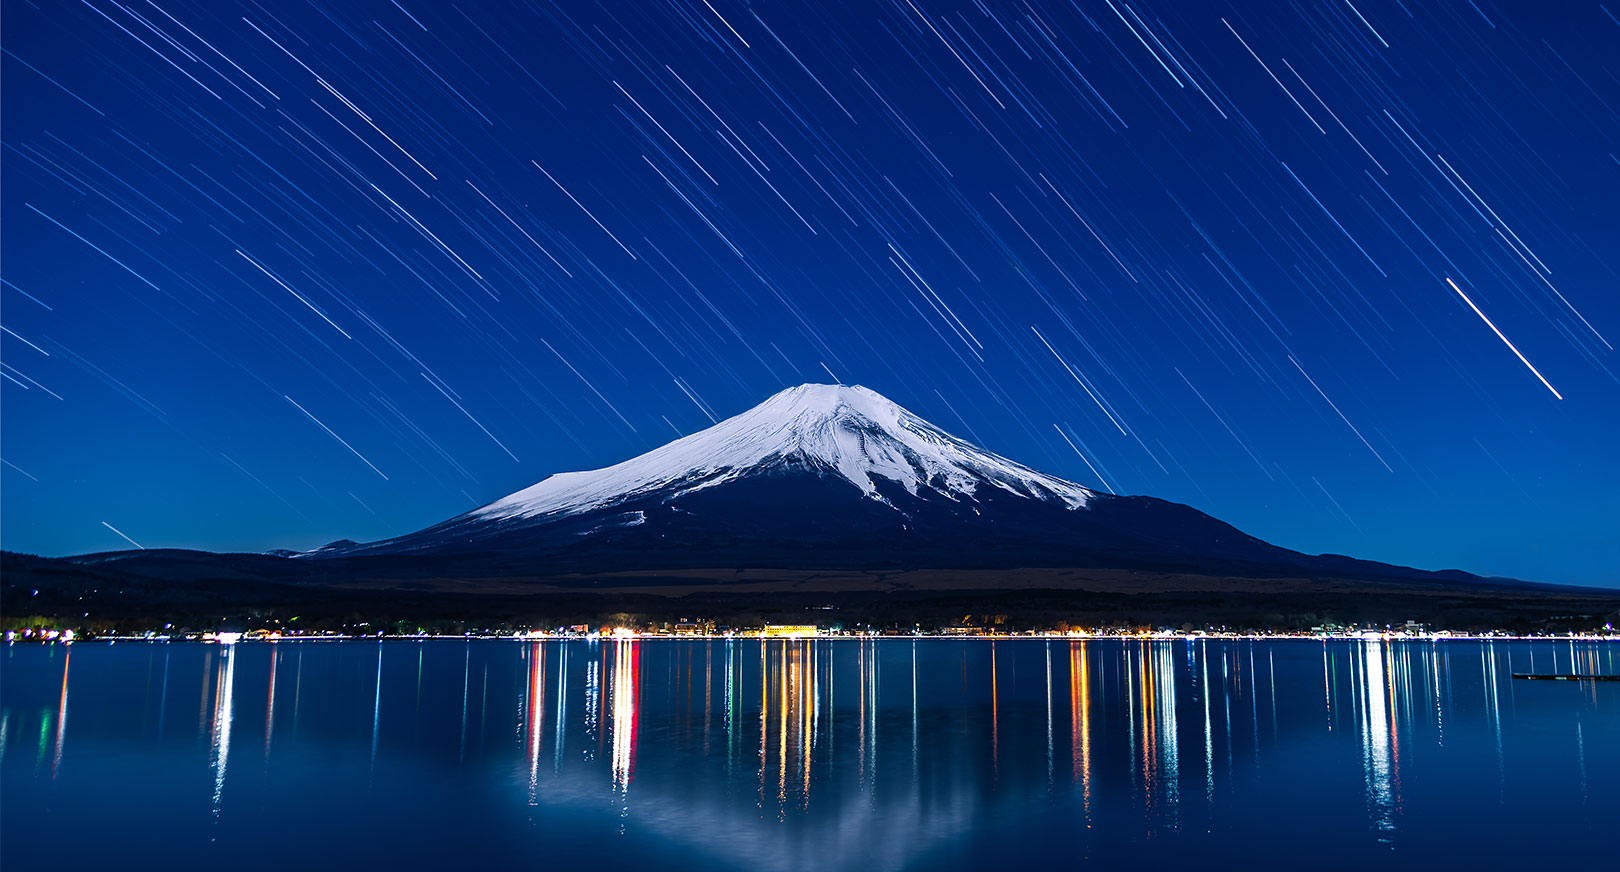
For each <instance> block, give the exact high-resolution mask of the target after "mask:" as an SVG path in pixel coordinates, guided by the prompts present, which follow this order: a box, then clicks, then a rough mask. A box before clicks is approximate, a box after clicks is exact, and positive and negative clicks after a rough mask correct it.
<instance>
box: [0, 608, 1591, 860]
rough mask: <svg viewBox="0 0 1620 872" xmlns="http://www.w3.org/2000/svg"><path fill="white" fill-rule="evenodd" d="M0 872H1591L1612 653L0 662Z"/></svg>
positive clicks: (119, 652)
mask: <svg viewBox="0 0 1620 872" xmlns="http://www.w3.org/2000/svg"><path fill="white" fill-rule="evenodd" d="M0 658H3V660H0V662H3V672H0V678H3V684H0V689H3V690H0V692H3V696H0V828H3V829H0V865H4V866H5V867H6V868H14V869H22V868H27V867H29V866H31V865H33V864H36V863H48V864H65V865H66V866H68V867H70V868H83V867H88V866H91V865H96V864H104V863H105V864H121V865H125V866H128V865H131V864H133V865H137V866H153V865H157V864H163V865H185V864H192V863H199V862H200V863H209V864H220V865H228V866H230V867H241V868H266V867H287V866H296V865H316V866H319V867H322V868H326V867H329V866H333V865H336V864H365V865H366V866H384V865H388V866H405V867H417V866H428V865H446V864H454V865H455V866H457V867H460V866H465V865H468V864H474V863H476V864H480V865H482V864H490V863H494V864H501V865H507V864H518V863H522V864H525V865H535V864H539V865H546V864H554V863H613V864H621V863H633V864H641V865H650V866H654V867H662V868H667V867H688V868H691V867H702V868H706V869H707V868H713V869H726V868H734V869H745V868H746V869H750V870H757V869H848V868H856V867H859V868H862V869H872V870H899V869H939V868H987V867H1000V866H1005V865H1008V864H1009V863H1012V862H1020V863H1030V862H1045V863H1062V864H1066V865H1072V864H1075V863H1078V862H1084V861H1089V862H1093V863H1096V864H1099V865H1105V866H1115V865H1120V864H1124V863H1127V862H1129V863H1142V862H1147V863H1152V864H1163V863H1178V862H1179V863H1188V864H1196V865H1211V864H1213V865H1217V866H1228V865H1235V864H1238V863H1242V864H1243V865H1245V866H1249V867H1289V868H1296V867H1299V866H1304V865H1310V866H1314V867H1324V868H1348V867H1355V866H1364V865H1365V864H1368V863H1388V862H1399V863H1414V862H1415V863H1444V864H1460V863H1468V864H1473V865H1476V866H1489V867H1501V866H1507V865H1513V864H1520V863H1534V864H1538V865H1545V864H1548V863H1577V862H1602V863H1609V862H1613V859H1614V857H1615V856H1616V853H1615V852H1616V851H1617V850H1620V826H1617V823H1616V822H1617V821H1620V683H1613V682H1597V683H1594V682H1561V681H1560V682H1554V681H1522V680H1514V679H1513V678H1512V674H1513V673H1514V672H1583V673H1616V672H1620V644H1612V643H1608V644H1606V643H1601V642H1569V641H1556V642H1555V641H1497V642H1483V641H1455V640H1453V641H1422V642H1419V641H1411V642H1404V641H1392V642H1380V641H1370V642H1362V641H1328V642H1323V641H1316V640H1279V641H1269V642H1262V641H1245V640H1203V641H1185V640H1179V639H1178V640H1173V641H1141V640H1090V641H1070V640H1068V639H1061V640H1059V639H1053V640H1044V639H1027V640H1024V639H1019V640H996V641H990V640H979V639H964V640H945V639H917V640H911V639H885V640H877V641H858V640H820V641H775V640H765V641H761V640H756V639H747V640H734V641H733V640H725V639H715V640H673V639H672V640H652V639H643V640H634V641H633V640H611V641H610V640H603V641H601V642H587V641H583V640H579V641H560V640H547V641H538V642H527V641H525V642H517V641H470V642H469V641H462V640H427V641H421V642H413V641H383V642H376V641H370V642H367V641H344V642H331V641H328V642H310V641H306V642H288V641H282V642H279V643H242V644H237V645H234V646H220V645H211V644H193V643H129V642H120V643H113V644H109V643H105V642H79V643H75V644H72V645H67V646H64V645H49V646H41V645H25V644H13V645H8V646H6V648H5V650H4V651H3V652H0Z"/></svg>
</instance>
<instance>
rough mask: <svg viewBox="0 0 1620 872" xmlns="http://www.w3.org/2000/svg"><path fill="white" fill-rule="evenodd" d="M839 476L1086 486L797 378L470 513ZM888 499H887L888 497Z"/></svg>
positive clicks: (552, 508) (564, 507) (1012, 487)
mask: <svg viewBox="0 0 1620 872" xmlns="http://www.w3.org/2000/svg"><path fill="white" fill-rule="evenodd" d="M794 470H796V471H800V472H803V473H806V474H815V475H823V476H829V477H837V478H841V479H842V480H844V481H846V482H848V483H850V484H852V485H854V486H855V487H856V488H859V489H860V491H861V493H862V494H863V495H864V496H866V497H868V498H871V499H875V500H877V501H879V502H883V503H886V504H888V501H887V500H886V498H885V497H884V496H883V494H882V492H881V491H880V490H879V483H880V482H887V483H889V484H892V485H897V486H899V487H900V488H902V489H904V490H905V492H906V493H907V494H908V495H910V496H912V497H917V496H919V495H920V494H921V493H922V492H924V491H932V492H933V493H934V494H936V495H939V496H943V497H947V498H950V499H962V498H972V497H973V496H974V494H976V493H977V492H978V491H979V490H980V489H981V488H995V489H1000V490H1003V491H1006V492H1007V493H1010V494H1016V495H1018V496H1023V497H1029V498H1033V499H1040V500H1048V501H1053V502H1057V503H1061V504H1063V505H1065V506H1067V507H1069V508H1075V507H1078V506H1082V505H1085V503H1086V502H1087V501H1088V500H1089V499H1091V498H1092V497H1093V496H1094V494H1093V493H1092V492H1091V491H1089V490H1087V489H1085V488H1083V487H1081V486H1080V485H1077V484H1074V483H1073V482H1069V481H1064V480H1063V479H1061V478H1056V477H1054V476H1050V475H1045V474H1043V473H1039V472H1036V471H1035V470H1033V469H1030V468H1029V467H1027V466H1024V465H1022V464H1018V463H1014V462H1013V461H1011V460H1008V459H1006V458H1004V457H1000V456H998V455H995V454H991V453H990V452H988V451H985V450H984V449H982V448H979V447H978V446H976V445H973V444H971V443H968V442H964V441H963V440H961V439H958V438H956V437H955V436H952V435H951V434H949V433H946V432H945V431H944V430H941V429H939V428H938V427H935V426H934V425H932V424H930V423H928V422H927V421H924V420H923V419H922V418H919V417H918V416H916V415H914V414H912V413H911V412H908V411H906V410H905V409H903V408H901V407H900V406H899V405H898V404H897V403H895V402H894V401H892V400H890V399H888V398H887V397H884V396H882V395H881V394H878V393H877V392H876V391H872V390H870V389H868V388H864V387H861V386H859V385H856V386H854V387H847V386H844V385H823V384H804V385H799V386H798V387H795V388H788V389H787V390H785V391H782V392H780V393H777V394H775V395H774V396H772V397H771V398H769V399H767V400H766V401H765V402H763V403H760V404H759V405H757V406H755V407H754V408H752V409H749V410H748V411H746V412H743V413H742V414H740V415H737V416H735V417H732V418H727V419H726V420H724V421H721V422H720V423H718V424H716V425H714V426H712V427H710V428H708V429H706V430H702V431H700V432H697V433H693V434H692V435H690V436H686V437H683V438H681V439H677V440H675V441H674V442H671V443H669V444H668V445H665V446H663V447H662V448H657V449H654V450H652V451H649V452H647V453H646V454H643V455H641V456H640V457H636V458H633V459H630V460H627V461H625V462H623V463H620V464H617V465H615V466H609V467H607V468H605V469H597V470H592V471H590V472H565V473H559V474H557V475H553V476H551V477H550V478H548V479H546V480H545V481H542V482H540V483H539V484H536V485H534V486H533V487H530V488H525V489H524V490H521V491H518V492H517V493H515V494H512V495H511V496H508V497H505V498H503V499H499V500H496V501H495V502H493V503H490V504H489V505H487V506H485V507H483V508H481V509H478V510H476V511H474V512H472V513H471V514H472V516H474V517H477V518H481V519H485V520H489V521H505V520H514V519H544V518H548V517H560V516H566V515H575V514H579V513H581V512H587V511H592V510H596V509H602V508H605V507H609V506H613V505H617V504H621V503H626V502H630V501H634V500H636V499H638V498H642V497H646V496H649V495H653V494H660V493H661V494H662V496H663V498H664V499H666V500H667V499H677V498H680V497H682V496H686V495H688V494H692V493H694V492H696V491H700V490H703V489H705V488H711V487H716V486H719V485H722V484H725V483H726V482H729V481H734V480H736V479H739V478H743V477H747V476H751V475H758V474H761V473H777V472H788V471H794ZM890 505H891V506H892V504H890Z"/></svg>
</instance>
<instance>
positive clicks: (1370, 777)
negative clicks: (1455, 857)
mask: <svg viewBox="0 0 1620 872" xmlns="http://www.w3.org/2000/svg"><path fill="white" fill-rule="evenodd" d="M1361 654H1362V658H1363V663H1362V670H1361V674H1362V699H1361V702H1362V705H1361V754H1362V765H1363V770H1364V772H1365V778H1366V785H1367V811H1368V814H1369V815H1370V816H1371V818H1372V824H1373V826H1374V827H1375V828H1376V829H1377V830H1378V833H1379V835H1378V840H1379V841H1380V842H1383V843H1389V842H1390V841H1391V839H1392V836H1393V834H1394V832H1395V813H1396V812H1397V811H1398V809H1399V805H1400V792H1399V776H1398V773H1397V766H1398V765H1399V763H1398V761H1399V757H1398V754H1399V750H1398V741H1399V739H1398V736H1397V735H1396V733H1395V724H1394V719H1393V717H1392V716H1391V708H1392V706H1393V704H1394V700H1393V697H1392V694H1391V688H1390V684H1389V683H1390V674H1389V670H1388V665H1387V664H1386V663H1385V660H1386V658H1387V657H1388V656H1389V650H1388V647H1387V646H1386V645H1385V644H1384V643H1383V642H1382V641H1379V640H1375V639H1368V640H1367V641H1366V642H1364V643H1363V644H1362V651H1361Z"/></svg>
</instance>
